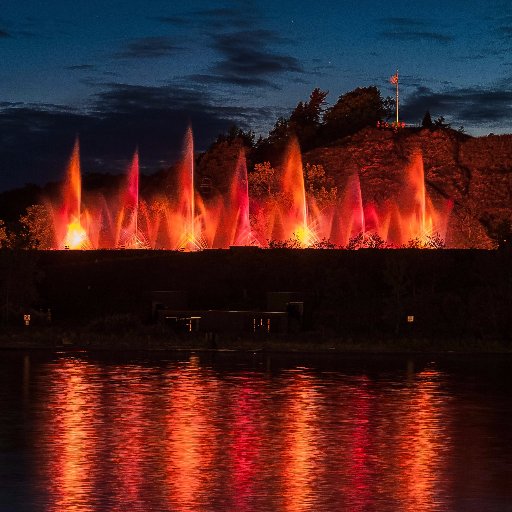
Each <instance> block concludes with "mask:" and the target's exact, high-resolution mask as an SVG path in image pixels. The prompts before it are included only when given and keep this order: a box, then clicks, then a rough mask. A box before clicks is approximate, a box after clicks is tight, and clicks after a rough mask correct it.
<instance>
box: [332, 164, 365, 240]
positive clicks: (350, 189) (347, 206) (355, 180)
mask: <svg viewBox="0 0 512 512" xmlns="http://www.w3.org/2000/svg"><path fill="white" fill-rule="evenodd" d="M338 215H339V218H338V219H337V222H336V224H337V230H338V233H337V234H335V235H334V236H333V239H334V241H336V242H337V243H339V244H340V245H343V246H345V245H347V244H348V242H349V240H350V239H351V238H354V237H356V236H357V235H359V234H360V233H362V234H363V235H364V233H365V232H366V224H365V215H364V207H363V194H362V191H361V182H360V180H359V175H358V174H357V173H356V174H353V175H352V176H350V177H349V178H348V180H347V183H346V186H345V193H344V194H343V199H342V202H341V207H340V208H339V213H338Z"/></svg>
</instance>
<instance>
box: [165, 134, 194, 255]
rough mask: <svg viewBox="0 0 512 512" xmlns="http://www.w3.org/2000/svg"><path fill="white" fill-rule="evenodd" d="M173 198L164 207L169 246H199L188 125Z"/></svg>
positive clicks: (184, 247)
mask: <svg viewBox="0 0 512 512" xmlns="http://www.w3.org/2000/svg"><path fill="white" fill-rule="evenodd" d="M175 187H176V189H175V190H176V195H175V200H174V201H172V203H171V204H170V205H169V207H168V208H167V209H166V217H167V229H168V234H169V241H170V246H171V247H170V248H171V249H180V250H196V249H200V248H201V244H200V241H199V237H197V236H196V232H195V231H196V230H195V198H194V194H195V190H194V140H193V136H192V128H191V127H190V126H189V127H188V129H187V132H186V134H185V142H184V147H183V157H182V160H181V162H180V163H179V165H178V167H177V173H176V182H175Z"/></svg>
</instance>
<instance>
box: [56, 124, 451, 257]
mask: <svg viewBox="0 0 512 512" xmlns="http://www.w3.org/2000/svg"><path fill="white" fill-rule="evenodd" d="M139 173H140V171H139V154H138V151H136V152H135V153H134V155H133V158H132V160H131V163H130V165H129V166H128V170H127V175H126V178H125V180H124V181H123V183H122V185H121V187H120V191H119V194H118V198H117V200H112V198H110V199H108V198H105V197H102V196H101V197H98V196H93V195H89V196H86V203H87V204H85V205H84V204H82V183H81V174H80V151H79V143H78V140H77V141H76V142H75V145H74V148H73V151H72V154H71V157H70V160H69V163H68V166H67V170H66V176H65V180H64V185H63V187H62V194H61V201H60V203H59V205H58V206H56V207H53V208H52V212H53V220H54V233H55V246H56V248H60V249H62V248H69V249H85V248H88V249H91V248H130V249H135V248H153V249H155V248H163V249H170V250H185V251H194V250H200V249H204V248H226V247H229V246H232V245H259V246H261V247H265V246H267V244H268V243H269V241H271V240H274V241H278V242H281V243H287V241H290V240H292V241H293V246H294V247H310V246H316V244H318V241H319V240H328V241H330V242H332V243H333V244H335V245H336V246H339V247H345V246H347V245H348V244H349V242H350V241H351V240H353V239H354V238H355V237H359V238H360V239H361V240H362V241H363V243H364V240H366V239H367V238H368V237H370V238H371V237H372V236H377V237H380V238H381V239H382V240H384V241H386V242H387V243H388V245H391V246H394V247H400V246H404V245H406V244H407V243H408V242H409V241H411V240H417V241H418V244H419V245H421V244H422V243H424V241H425V240H428V238H429V237H431V236H432V235H434V234H438V235H440V236H441V237H444V236H445V234H446V230H447V222H448V218H449V213H450V206H449V205H448V203H447V206H445V207H442V208H441V209H436V208H435V207H434V205H433V203H432V200H431V199H430V197H429V195H428V193H427V189H426V185H425V176H424V167H423V159H422V155H421V153H419V152H417V153H415V154H414V155H413V157H412V159H411V162H410V164H409V165H408V166H407V167H406V169H405V172H404V180H403V183H402V186H401V190H400V192H399V194H398V195H397V197H396V198H389V199H388V200H386V201H385V202H384V203H382V204H376V203H374V202H372V201H368V200H365V194H364V189H363V187H362V184H361V179H360V177H359V175H358V174H353V175H352V176H349V177H348V179H347V180H346V182H345V186H344V187H343V190H342V193H341V194H340V196H339V198H338V199H337V200H336V201H335V202H334V203H332V202H331V203H329V204H327V206H323V207H321V206H319V204H317V202H316V201H315V198H314V197H313V193H312V191H307V188H306V184H305V178H304V170H303V165H302V156H301V152H300V148H299V145H298V142H297V141H296V140H292V141H291V143H290V145H289V147H288V149H287V151H286V152H285V155H284V159H283V163H282V165H281V166H280V167H279V168H278V169H277V170H276V176H275V190H273V192H272V194H270V195H269V196H268V197H266V198H264V199H261V198H260V200H259V202H255V200H254V199H251V198H250V197H249V185H248V172H247V164H246V157H245V154H244V152H243V151H240V153H239V155H238V158H237V161H236V165H235V166H234V168H233V169H232V171H231V179H230V184H229V187H228V188H227V191H226V192H225V193H224V194H216V195H215V196H214V197H209V198H204V197H201V195H200V194H198V193H197V192H196V189H195V186H194V143H193V135H192V130H191V128H188V129H187V132H186V134H185V138H184V145H183V154H182V158H181V160H180V162H179V163H178V164H177V166H176V167H175V172H174V173H171V175H170V176H169V180H168V183H167V186H166V188H165V190H162V191H161V193H160V195H159V196H155V197H152V198H149V199H146V200H144V199H141V198H140V197H139ZM251 208H252V213H251V212H250V209H251Z"/></svg>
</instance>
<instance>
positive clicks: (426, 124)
mask: <svg viewBox="0 0 512 512" xmlns="http://www.w3.org/2000/svg"><path fill="white" fill-rule="evenodd" d="M421 126H422V127H423V128H432V127H433V126H434V123H433V122H432V117H431V116H430V112H429V111H428V110H427V111H426V112H425V115H424V116H423V121H421Z"/></svg>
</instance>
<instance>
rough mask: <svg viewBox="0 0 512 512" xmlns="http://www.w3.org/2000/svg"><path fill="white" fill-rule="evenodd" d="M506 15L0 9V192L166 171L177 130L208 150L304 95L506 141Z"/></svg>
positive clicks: (120, 3)
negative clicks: (396, 105) (78, 162)
mask: <svg viewBox="0 0 512 512" xmlns="http://www.w3.org/2000/svg"><path fill="white" fill-rule="evenodd" d="M511 50H512V2H511V1H510V0H507V1H492V0H491V1H489V2H482V1H473V0H465V1H463V0H444V1H438V0H430V1H428V2H426V1H421V2H420V1H414V0H409V1H405V0H388V1H387V2H383V1H375V0H357V1H355V0H354V1H353V0H337V1H324V0H317V1H316V2H311V1H302V0H295V1H289V0H281V1H279V2H276V1H273V0H272V1H271V0H260V1H258V2H251V1H243V2H242V1H239V2H237V1H224V0H211V1H208V2H206V1H199V0H189V1H188V2H173V1H169V0H166V1H164V0H145V1H144V2H142V1H140V0H136V1H134V0H88V1H79V2H69V1H68V0H49V1H47V2H41V1H40V0H38V1H36V0H23V1H20V0H17V1H14V0H4V2H2V10H1V11H0V51H1V55H2V59H1V62H2V65H1V66H0V189H5V188H11V187H13V186H20V185H23V184H24V183H26V182H36V183H44V182H46V181H49V180H52V179H57V178H59V177H60V176H61V175H62V172H63V169H64V167H65V162H66V159H67V156H68V155H69V153H70V151H71V148H72V143H73V139H74V137H75V135H76V134H77V133H79V134H80V137H81V145H82V158H83V167H84V169H85V171H94V170H101V171H104V170H109V169H110V170H114V171H117V170H119V169H122V168H123V167H124V165H125V164H126V162H127V161H128V159H129V158H130V155H131V154H132V152H133V149H134V147H135V146H136V145H137V144H138V145H139V147H140V150H141V163H142V165H143V166H144V167H145V168H147V169H155V168H157V167H159V166H163V165H165V164H169V163H172V161H173V160H174V159H175V158H176V156H177V152H178V151H179V147H180V146H181V140H182V137H183V134H184V131H185V127H186V125H187V123H189V122H191V123H192V127H193V130H194V134H195V139H196V149H199V150H201V149H205V148H206V147H207V146H208V145H209V144H210V143H211V142H212V141H213V140H214V139H215V137H216V135H217V134H218V133H220V132H222V131H225V130H226V129H227V128H228V127H229V126H230V125H232V124H233V123H236V124H238V125H241V126H243V127H246V128H252V129H254V130H255V131H256V132H257V133H262V134H266V133H267V132H268V130H269V128H271V126H272V125H273V123H274V122H275V120H276V118H277V117H278V116H279V115H288V114H289V112H290V110H291V109H292V108H293V107H294V106H295V105H296V104H297V102H298V101H301V100H306V99H307V98H308V96H309V93H310V92H311V90H312V89H313V88H315V87H320V88H322V89H324V90H328V91H329V96H328V100H329V102H330V103H331V104H332V103H335V102H336V100H337V98H338V97H339V96H340V95H341V94H343V93H345V92H347V91H350V90H352V89H354V88H355V87H358V86H368V85H377V86H378V87H379V88H380V89H381V91H382V94H383V95H384V96H386V95H392V94H393V86H392V85H391V84H390V83H389V77H390V76H391V75H392V74H393V73H394V71H395V70H396V69H397V68H398V69H399V70H400V87H401V94H402V99H403V110H402V115H401V118H402V119H403V120H404V121H406V122H407V123H409V124H417V123H418V122H419V121H420V120H421V118H422V116H423V114H424V112H425V111H426V110H427V109H430V111H431V114H432V116H433V117H437V116H440V115H443V116H444V117H445V118H446V119H447V120H448V121H450V122H452V123H453V125H454V126H455V127H458V126H460V125H463V126H464V127H465V129H466V131H467V132H468V133H470V134H473V135H482V134H487V133H489V132H494V133H509V132H511V129H510V120H511V118H512V115H511V114H512V85H511V84H512V82H511V77H512V58H511V55H512V53H511Z"/></svg>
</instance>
